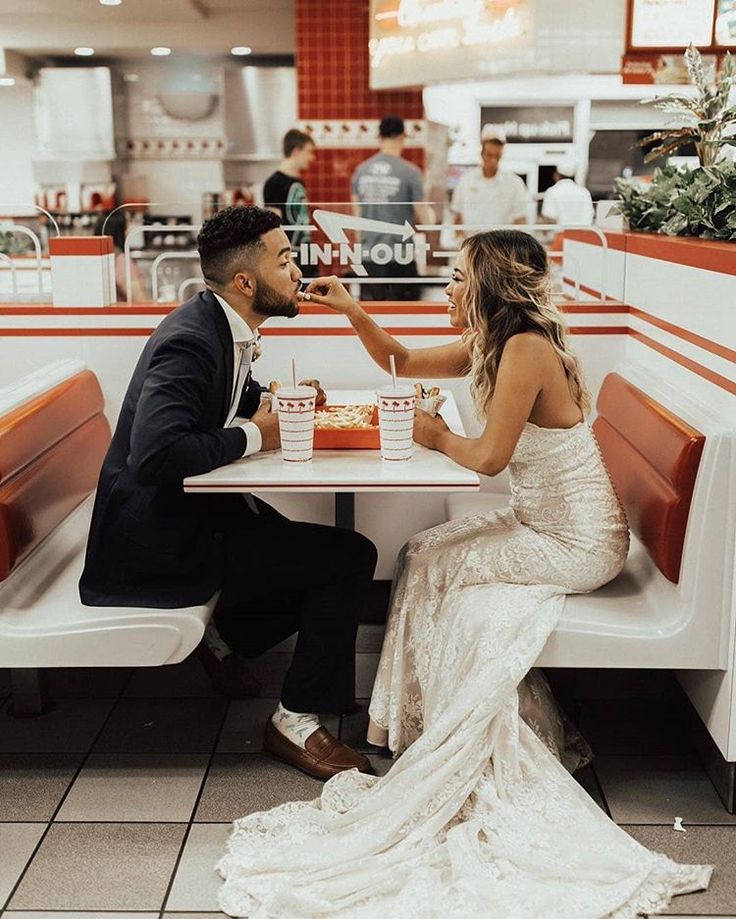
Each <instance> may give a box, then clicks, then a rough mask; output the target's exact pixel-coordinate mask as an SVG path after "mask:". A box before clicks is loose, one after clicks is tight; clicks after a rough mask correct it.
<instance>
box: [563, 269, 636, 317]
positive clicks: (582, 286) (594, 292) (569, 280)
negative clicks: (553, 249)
mask: <svg viewBox="0 0 736 919" xmlns="http://www.w3.org/2000/svg"><path fill="white" fill-rule="evenodd" d="M562 280H563V282H564V283H565V284H569V285H570V287H575V278H568V277H566V276H565V275H563V277H562ZM578 288H579V289H580V290H582V292H583V293H584V294H588V296H589V297H594V298H595V299H596V300H601V292H600V291H599V290H596V289H595V287H588V285H587V284H578ZM606 300H607V301H608V300H613V301H614V303H620V302H621V301H620V300H617V299H616V297H611V296H609V295H608V294H606ZM601 305H603V301H602V300H601ZM562 310H563V312H564V311H565V308H564V306H563V308H562Z"/></svg>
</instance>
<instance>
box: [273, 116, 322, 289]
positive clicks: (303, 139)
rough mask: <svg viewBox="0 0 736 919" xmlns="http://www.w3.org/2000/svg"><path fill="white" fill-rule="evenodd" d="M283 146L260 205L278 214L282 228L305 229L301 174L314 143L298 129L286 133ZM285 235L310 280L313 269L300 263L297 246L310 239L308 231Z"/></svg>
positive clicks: (311, 157) (306, 205)
mask: <svg viewBox="0 0 736 919" xmlns="http://www.w3.org/2000/svg"><path fill="white" fill-rule="evenodd" d="M282 144H283V152H284V158H283V159H282V160H281V163H280V164H279V168H278V169H277V170H276V172H274V173H272V174H271V175H270V176H269V177H268V179H266V184H265V185H264V186H263V206H264V207H265V208H266V209H267V210H269V211H273V212H274V213H276V214H278V215H279V217H281V223H282V225H283V226H286V227H290V226H291V227H293V226H308V224H309V202H308V199H307V189H306V187H305V185H304V181H303V179H302V175H303V173H305V172H306V171H307V169H309V167H310V166H311V165H312V163H313V161H314V156H315V144H314V141H313V140H312V138H311V137H310V136H309V134H306V133H305V132H304V131H300V130H298V128H291V129H290V130H289V131H287V132H286V134H284V139H283V142H282ZM288 235H289V239H290V240H291V245H292V249H293V250H294V252H295V253H296V258H295V260H296V262H297V263H298V264H299V267H300V268H301V270H302V274H303V275H305V276H307V277H311V276H312V275H314V273H315V271H314V268H313V267H312V266H310V265H306V264H302V263H301V261H300V259H299V247H300V246H301V245H302V243H308V242H309V240H310V232H309V230H294V232H292V233H289V234H288Z"/></svg>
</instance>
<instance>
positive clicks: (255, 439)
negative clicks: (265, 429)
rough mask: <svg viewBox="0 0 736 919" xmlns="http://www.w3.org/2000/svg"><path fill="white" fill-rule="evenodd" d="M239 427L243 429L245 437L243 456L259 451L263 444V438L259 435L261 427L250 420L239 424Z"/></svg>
mask: <svg viewBox="0 0 736 919" xmlns="http://www.w3.org/2000/svg"><path fill="white" fill-rule="evenodd" d="M240 427H241V428H242V429H243V430H244V431H245V436H246V438H247V443H246V445H245V453H244V454H243V456H250V455H251V454H252V453H258V452H260V449H261V447H262V446H263V438H262V437H261V429H260V428H259V427H258V425H257V424H253V422H252V421H246V422H245V424H241V425H240Z"/></svg>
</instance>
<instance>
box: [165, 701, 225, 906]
mask: <svg viewBox="0 0 736 919" xmlns="http://www.w3.org/2000/svg"><path fill="white" fill-rule="evenodd" d="M231 706H232V701H230V700H228V702H227V705H225V708H224V711H223V715H222V720H221V721H220V725H219V727H218V729H217V733H216V734H215V737H214V740H213V743H212V749H211V751H210V756H209V759H208V761H207V765H206V766H205V770H204V774H203V775H202V781H201V783H200V786H199V791H198V792H197V797H196V798H195V800H194V804H193V805H192V811H191V815H190V817H189V821H188V822H187V827H186V829H185V831H184V835H183V837H182V840H181V846H180V847H179V854H178V855H177V857H176V861H175V862H174V867H173V869H172V871H171V876H170V877H169V883H168V884H167V885H166V890H165V891H164V897H163V900H162V901H161V908H160V910H159V912H158V915H159V919H163V916H164V913H165V912H166V904H167V902H168V899H169V897H170V896H171V890H172V888H173V886H174V880H175V879H176V874H177V872H178V870H179V865H180V864H181V860H182V857H183V855H184V849H185V848H186V845H187V841H188V840H189V836H190V834H191V832H192V827H193V826H195V823H194V817H195V815H196V813H197V808H198V807H199V802H200V801H201V800H202V796H203V795H204V790H205V787H206V785H207V779H208V778H209V774H210V770H211V769H212V764H213V762H214V760H215V756H217V747H218V746H219V744H220V737H221V736H222V732H223V731H224V729H225V723H226V722H227V718H228V715H229V713H230V708H231ZM213 868H214V866H213ZM200 912H201V910H200ZM205 912H206V910H205Z"/></svg>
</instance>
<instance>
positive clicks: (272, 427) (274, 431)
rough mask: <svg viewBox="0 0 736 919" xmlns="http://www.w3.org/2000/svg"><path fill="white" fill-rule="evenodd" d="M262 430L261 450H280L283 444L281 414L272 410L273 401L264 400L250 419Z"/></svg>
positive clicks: (264, 451) (263, 451)
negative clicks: (280, 430) (280, 429)
mask: <svg viewBox="0 0 736 919" xmlns="http://www.w3.org/2000/svg"><path fill="white" fill-rule="evenodd" d="M250 420H251V421H252V422H253V424H255V425H256V427H257V428H258V429H259V430H260V432H261V441H262V443H261V452H262V453H266V452H268V451H269V450H278V448H279V447H280V446H281V435H280V434H279V416H278V415H277V414H276V412H272V411H271V402H270V401H267V400H264V401H263V402H261V405H260V407H259V409H258V411H257V412H256V413H255V415H254V416H253V417H252V418H251V419H250Z"/></svg>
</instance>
